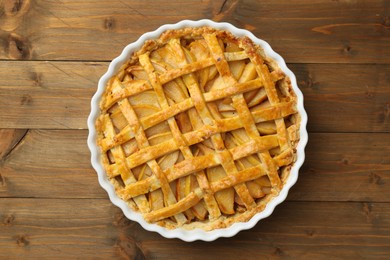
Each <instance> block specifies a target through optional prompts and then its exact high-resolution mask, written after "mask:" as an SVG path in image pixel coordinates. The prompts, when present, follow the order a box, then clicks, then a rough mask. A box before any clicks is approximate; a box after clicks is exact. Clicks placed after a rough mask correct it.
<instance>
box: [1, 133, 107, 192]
mask: <svg viewBox="0 0 390 260" xmlns="http://www.w3.org/2000/svg"><path fill="white" fill-rule="evenodd" d="M86 140H87V131H77V130H69V131H59V130H58V131H57V130H52V131H47V130H30V131H29V132H28V133H27V134H26V135H25V136H24V139H23V140H21V141H20V142H19V145H18V146H16V147H15V148H14V149H13V150H12V151H11V152H10V153H9V155H8V156H7V157H6V158H4V160H2V161H0V176H1V177H0V180H1V182H0V197H14V196H16V197H45V198H50V197H60V198H95V197H100V198H102V197H103V198H104V197H107V195H106V192H105V191H104V190H103V189H102V188H101V187H100V186H99V184H98V180H97V175H96V172H95V171H94V170H93V169H92V167H91V164H90V153H89V150H88V147H87V141H86Z"/></svg>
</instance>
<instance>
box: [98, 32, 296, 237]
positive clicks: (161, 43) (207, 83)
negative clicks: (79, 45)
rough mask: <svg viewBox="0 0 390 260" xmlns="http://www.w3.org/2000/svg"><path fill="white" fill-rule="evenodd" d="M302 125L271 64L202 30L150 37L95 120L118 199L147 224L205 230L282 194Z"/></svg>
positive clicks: (227, 36)
mask: <svg viewBox="0 0 390 260" xmlns="http://www.w3.org/2000/svg"><path fill="white" fill-rule="evenodd" d="M300 118H301V117H300V114H299V113H298V112H297V97H296V94H295V93H294V90H293V88H292V86H291V81H290V79H289V78H288V77H287V76H286V75H285V73H283V71H282V70H281V68H280V67H279V66H278V63H277V62H276V61H274V60H273V59H271V58H270V57H267V56H266V55H265V53H264V51H263V49H262V48H261V47H260V46H258V45H256V44H255V43H254V42H253V41H252V40H251V39H250V38H248V37H236V36H234V35H232V34H231V33H230V32H228V31H225V30H220V29H215V28H212V27H207V26H206V27H198V28H182V29H177V30H167V31H165V32H164V33H162V34H161V35H160V37H159V38H157V39H154V40H147V41H146V42H145V43H144V44H143V46H142V47H141V48H139V49H138V50H137V51H136V52H134V53H133V54H132V56H131V57H130V59H129V60H128V61H127V62H126V63H125V64H124V65H122V67H121V68H120V69H119V70H118V72H117V74H116V75H115V76H114V77H112V78H111V79H110V80H109V81H108V83H107V84H106V88H105V90H104V93H103V95H102V97H101V101H100V114H99V116H98V118H97V120H96V122H95V123H96V131H97V139H98V140H97V143H98V146H99V147H100V150H101V160H102V164H103V165H104V168H105V172H106V173H107V176H108V178H109V180H110V181H111V183H112V185H113V186H114V187H115V191H116V194H117V195H118V197H120V198H121V199H122V200H123V201H125V202H126V203H127V205H128V206H129V207H131V208H132V210H134V211H137V212H139V213H141V214H142V216H143V218H144V219H145V220H146V221H147V222H149V223H156V224H158V225H160V226H163V227H166V228H168V229H175V228H184V229H194V228H201V229H203V230H206V231H209V230H213V229H219V228H224V227H228V226H230V225H232V224H233V223H236V222H245V221H249V220H250V219H251V218H252V217H253V216H254V215H255V214H256V213H258V212H261V211H262V210H264V208H265V207H266V205H267V204H268V203H269V202H270V200H272V198H274V197H275V196H277V195H278V194H279V192H280V190H281V189H282V188H283V185H284V184H285V180H286V178H288V176H289V174H290V170H291V167H292V166H293V165H294V162H295V160H296V146H297V143H298V141H299V125H300Z"/></svg>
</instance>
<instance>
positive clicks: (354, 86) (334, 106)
mask: <svg viewBox="0 0 390 260" xmlns="http://www.w3.org/2000/svg"><path fill="white" fill-rule="evenodd" d="M107 67H108V63H107V62H52V61H50V62H27V61H23V62H22V61H12V62H7V63H4V62H0V111H2V113H0V127H2V128H51V129H68V128H71V129H85V128H86V127H87V126H86V124H87V117H88V114H89V113H90V99H91V97H92V95H93V94H94V93H95V91H96V88H97V82H98V80H99V78H100V77H101V76H102V75H103V74H104V73H105V71H106V70H107ZM289 67H290V68H291V70H292V71H293V72H294V73H295V74H296V77H297V81H298V85H299V86H300V88H301V90H302V91H303V94H304V97H305V108H306V110H307V113H308V116H309V123H308V129H309V131H311V132H390V77H389V75H390V66H389V65H367V64H364V65H334V64H332V65H331V64H289Z"/></svg>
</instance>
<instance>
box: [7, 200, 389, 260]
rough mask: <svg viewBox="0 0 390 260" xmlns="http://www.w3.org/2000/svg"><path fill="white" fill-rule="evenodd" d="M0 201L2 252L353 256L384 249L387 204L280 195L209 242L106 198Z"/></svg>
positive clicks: (184, 256) (367, 255)
mask: <svg viewBox="0 0 390 260" xmlns="http://www.w3.org/2000/svg"><path fill="white" fill-rule="evenodd" d="M0 208H2V209H5V210H3V211H2V212H1V213H0V231H1V232H0V258H8V257H10V256H11V259H16V258H18V259H20V258H26V257H29V258H39V257H41V256H42V254H43V253H44V255H45V257H46V258H57V259H58V258H63V257H65V258H83V259H86V258H88V259H90V258H94V259H95V258H96V257H98V258H102V259H108V258H118V259H134V258H135V259H143V258H146V259H167V258H169V259H199V258H200V257H201V258H202V259H215V256H216V255H218V256H220V257H221V258H223V259H237V256H238V255H239V256H240V258H241V259H260V258H261V259H262V258H267V259H269V258H271V259H280V258H294V259H297V258H299V259H302V258H305V259H309V258H310V259H330V258H331V259H335V258H338V259H339V258H342V259H346V258H348V259H352V258H355V259H356V258H374V257H377V258H385V257H386V256H388V254H389V253H390V251H389V249H390V214H389V212H390V205H389V204H388V203H343V202H321V203H319V202H313V203H310V202H306V203H301V202H286V203H284V204H282V205H279V206H278V207H277V208H276V210H275V212H274V213H273V215H272V216H271V217H269V218H267V219H264V220H262V221H260V222H259V223H258V224H257V225H256V226H255V227H254V228H253V229H252V230H251V231H243V232H241V233H240V234H238V235H237V236H236V237H235V238H231V239H219V240H217V241H216V242H213V243H205V242H194V243H185V242H182V241H180V240H177V239H165V238H162V237H161V236H160V235H158V234H156V233H152V232H148V231H145V230H143V229H142V228H141V227H140V225H138V224H136V223H134V222H132V221H129V220H127V219H125V218H124V217H123V214H122V213H121V212H120V210H119V209H118V208H116V207H115V206H112V205H111V203H110V202H109V201H108V200H106V199H84V200H74V199H15V198H14V199H11V198H7V199H2V200H0ZM226 248H229V250H226ZM206 251H207V254H205V252H206ZM172 252H174V254H172ZM136 256H137V257H138V258H137V257H136Z"/></svg>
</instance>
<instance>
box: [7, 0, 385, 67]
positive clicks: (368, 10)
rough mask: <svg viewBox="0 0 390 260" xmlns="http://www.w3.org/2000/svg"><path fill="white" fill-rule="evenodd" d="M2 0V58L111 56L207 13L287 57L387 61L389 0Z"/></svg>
mask: <svg viewBox="0 0 390 260" xmlns="http://www.w3.org/2000/svg"><path fill="white" fill-rule="evenodd" d="M1 3H2V6H1V7H0V8H1V9H0V10H3V12H0V13H1V18H2V19H1V22H0V29H1V30H0V45H1V46H2V48H0V58H1V59H22V60H26V59H32V60H93V61H97V60H99V61H101V60H111V59H113V58H114V57H116V56H118V54H119V53H120V52H121V50H122V49H123V47H124V46H126V45H127V44H129V43H130V42H133V41H135V40H136V39H137V38H139V37H140V35H142V34H143V33H145V32H147V31H151V30H154V29H156V28H157V27H159V26H160V25H162V24H166V23H175V22H178V21H180V20H183V19H193V20H198V19H203V18H208V19H212V20H215V21H226V22H230V23H232V24H234V25H236V26H238V27H241V28H246V29H248V30H250V31H252V32H253V33H254V34H255V35H257V36H258V37H260V38H262V39H264V40H266V41H268V42H269V43H270V44H271V45H272V46H273V48H274V49H275V50H276V51H277V52H279V53H280V54H281V55H282V56H283V57H284V58H285V59H286V60H287V61H288V62H292V63H388V62H389V61H390V58H389V57H390V50H389V48H387V47H388V43H389V37H390V33H389V2H388V1H380V0H367V1H325V0H318V1H315V2H314V3H313V2H308V1H303V0H300V1H294V3H292V2H290V1H286V0H283V1H270V0H269V1H239V0H233V1H222V0H219V1H210V0H208V1H194V0H191V1H185V3H184V2H182V1H162V0H159V1H153V2H150V3H149V4H145V2H143V1H140V0H132V1H120V0H116V1H97V2H82V3H81V2H79V1H72V0H63V1H60V2H58V1H48V0H37V1H30V0H25V1H8V0H7V1H2V2H1ZM18 3H19V4H18ZM177 10H180V12H177Z"/></svg>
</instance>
